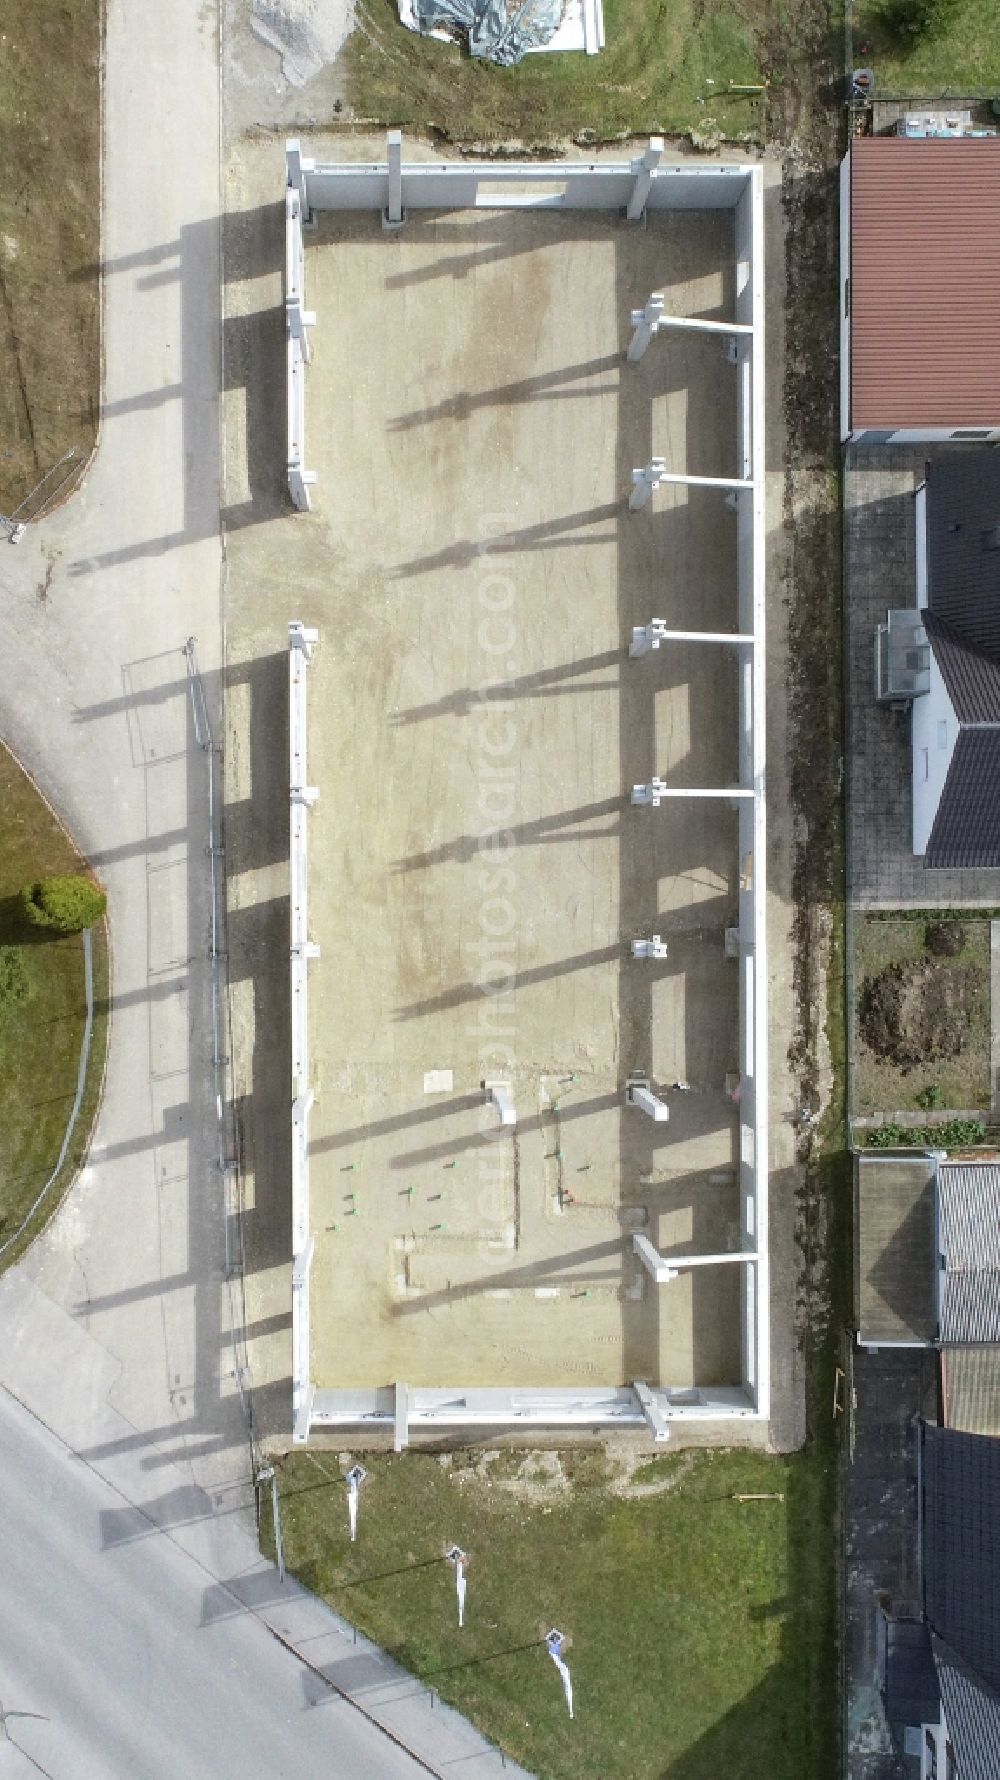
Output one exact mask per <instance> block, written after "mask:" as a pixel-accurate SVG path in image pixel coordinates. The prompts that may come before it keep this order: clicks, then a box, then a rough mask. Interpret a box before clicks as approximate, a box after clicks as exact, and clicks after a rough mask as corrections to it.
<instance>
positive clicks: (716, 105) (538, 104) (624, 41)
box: [344, 0, 761, 144]
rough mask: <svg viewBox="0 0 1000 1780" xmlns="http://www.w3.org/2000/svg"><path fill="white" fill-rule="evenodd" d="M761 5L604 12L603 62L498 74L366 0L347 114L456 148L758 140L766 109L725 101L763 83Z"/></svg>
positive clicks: (348, 63) (720, 3)
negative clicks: (731, 86) (758, 35)
mask: <svg viewBox="0 0 1000 1780" xmlns="http://www.w3.org/2000/svg"><path fill="white" fill-rule="evenodd" d="M756 3H757V0H750V4H749V5H748V4H747V3H746V0H744V4H739V3H737V4H729V5H727V4H725V3H724V0H605V8H604V18H605V29H606V35H607V47H606V49H605V50H603V51H602V53H601V54H600V55H598V56H586V55H583V54H576V53H567V54H563V55H559V54H555V55H538V56H527V57H525V59H524V61H523V62H521V63H520V64H519V66H518V67H516V68H495V67H492V66H490V65H488V64H487V63H483V62H474V61H472V60H471V59H470V58H469V57H468V56H467V55H465V54H464V53H462V52H461V51H460V50H459V49H458V47H457V46H452V45H450V44H445V43H437V42H434V41H432V40H430V39H421V38H419V37H417V36H416V35H415V34H414V33H413V32H410V31H407V30H405V29H404V28H403V26H402V25H401V24H400V22H399V16H398V12H397V9H396V4H395V0H359V6H358V28H357V30H356V31H355V32H354V35H353V36H352V37H351V38H350V39H349V41H348V44H347V46H346V49H345V51H344V66H345V70H346V78H347V99H348V104H349V107H350V109H351V111H352V112H353V114H354V115H355V116H356V117H358V118H364V119H371V120H374V121H377V122H379V123H385V124H391V125H410V126H412V127H414V128H417V129H420V130H427V131H432V132H433V131H438V132H440V133H441V134H442V135H443V136H445V137H446V138H447V139H448V140H450V141H454V142H470V141H483V142H494V141H498V140H500V141H502V140H504V139H508V138H509V139H517V140H521V141H525V142H528V143H539V144H553V143H558V142H559V141H560V140H564V139H566V138H567V137H579V136H580V135H581V133H583V132H591V133H592V139H593V140H595V141H602V142H603V141H606V140H608V139H610V138H613V137H615V136H618V135H622V134H627V133H636V134H642V133H643V132H644V131H665V132H683V131H686V130H689V129H695V130H698V131H700V132H701V133H703V134H705V135H709V136H711V135H713V134H715V133H718V132H721V133H722V134H723V135H725V136H727V137H730V138H739V137H743V136H748V137H751V138H753V139H757V138H758V137H759V136H760V134H761V125H760V117H759V109H758V106H759V101H758V100H756V99H754V98H753V97H752V96H743V97H729V98H727V97H725V96H724V95H725V89H726V87H727V85H728V83H729V82H730V81H732V82H733V83H735V84H737V85H740V84H745V85H753V84H755V83H758V82H759V81H760V79H761V75H760V73H759V70H758V63H757V60H756V55H755V50H754V31H753V26H754V19H755V16H756V15H755V12H754V6H755V5H756ZM710 81H712V82H714V85H710V84H709V82H710ZM701 100H704V101H705V102H704V103H700V102H699V101H701ZM587 139H588V138H587V137H586V136H584V140H587Z"/></svg>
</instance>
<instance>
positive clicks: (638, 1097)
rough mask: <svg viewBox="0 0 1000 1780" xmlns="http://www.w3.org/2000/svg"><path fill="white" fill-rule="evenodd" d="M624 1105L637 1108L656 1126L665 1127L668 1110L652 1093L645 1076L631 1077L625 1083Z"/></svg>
mask: <svg viewBox="0 0 1000 1780" xmlns="http://www.w3.org/2000/svg"><path fill="white" fill-rule="evenodd" d="M625 1105H626V1106H637V1107H638V1108H639V1111H640V1112H644V1113H645V1114H646V1117H647V1118H648V1119H652V1120H653V1121H654V1122H655V1123H656V1124H657V1125H665V1124H666V1122H667V1120H668V1119H669V1117H670V1108H669V1107H668V1106H667V1104H666V1102H665V1101H663V1100H659V1099H658V1098H657V1096H656V1095H655V1094H654V1093H653V1091H652V1089H651V1088H650V1085H649V1080H648V1078H647V1077H645V1076H633V1077H631V1078H630V1080H629V1081H627V1082H626V1083H625Z"/></svg>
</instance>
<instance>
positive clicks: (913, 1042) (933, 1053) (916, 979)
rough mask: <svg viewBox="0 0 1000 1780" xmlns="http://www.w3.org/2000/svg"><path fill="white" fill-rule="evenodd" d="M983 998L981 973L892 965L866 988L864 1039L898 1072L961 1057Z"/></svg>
mask: <svg viewBox="0 0 1000 1780" xmlns="http://www.w3.org/2000/svg"><path fill="white" fill-rule="evenodd" d="M981 996H982V982H981V979H980V977H979V975H978V974H977V972H976V971H974V970H970V969H969V968H968V967H967V966H965V965H957V964H931V963H929V962H923V961H920V960H916V961H914V962H912V963H906V964H890V965H887V966H886V968H885V970H883V971H880V972H879V974H878V976H875V977H869V978H868V979H867V981H866V982H865V983H864V984H863V986H862V990H861V1001H860V1006H859V1009H858V1024H859V1027H860V1030H861V1036H862V1038H863V1039H864V1041H865V1044H866V1045H867V1046H868V1048H869V1049H870V1050H872V1051H874V1053H875V1055H876V1057H879V1058H881V1059H882V1060H883V1061H884V1062H886V1063H895V1064H896V1066H897V1067H898V1068H900V1069H913V1068H914V1067H915V1066H916V1065H917V1064H918V1063H933V1062H935V1061H938V1060H939V1059H941V1058H944V1057H957V1056H958V1055H959V1053H960V1051H961V1049H962V1046H963V1044H964V1043H965V1040H966V1037H967V1035H968V1031H969V1025H970V1023H971V1021H972V1018H973V1016H974V1014H975V1012H976V1009H977V1007H978V1004H979V1001H980V998H981Z"/></svg>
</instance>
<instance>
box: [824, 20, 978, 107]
mask: <svg viewBox="0 0 1000 1780" xmlns="http://www.w3.org/2000/svg"><path fill="white" fill-rule="evenodd" d="M902 7H903V0H862V3H860V4H858V5H856V7H855V10H854V45H855V60H856V62H858V63H859V64H865V65H867V66H870V67H871V68H872V69H874V72H875V79H876V82H877V96H879V97H886V98H906V97H908V96H910V95H912V96H913V97H914V98H922V99H924V98H926V99H933V98H937V97H942V98H943V97H946V96H948V95H954V96H956V97H963V98H971V97H974V96H976V95H979V94H982V95H985V96H987V97H990V98H992V97H993V96H994V95H995V94H996V95H1000V31H998V30H997V11H996V4H995V0H954V4H953V5H951V6H948V5H947V4H945V6H943V7H942V8H941V10H940V17H939V20H938V21H937V22H935V21H934V20H933V19H931V22H930V23H929V25H928V27H927V28H926V29H925V30H924V31H923V32H922V33H921V34H920V35H919V36H916V37H911V36H910V35H909V34H908V33H906V32H905V31H900V30H899V29H898V28H894V26H893V20H894V19H895V18H898V17H899V16H900V13H901V11H902Z"/></svg>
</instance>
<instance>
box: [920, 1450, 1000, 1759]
mask: <svg viewBox="0 0 1000 1780" xmlns="http://www.w3.org/2000/svg"><path fill="white" fill-rule="evenodd" d="M921 1458H922V1463H921V1474H922V1478H923V1563H924V1612H925V1614H926V1617H927V1621H928V1624H929V1625H930V1627H931V1630H932V1631H933V1632H934V1634H935V1635H936V1636H937V1637H938V1638H940V1639H942V1640H943V1642H944V1643H945V1644H947V1645H948V1646H949V1647H950V1649H951V1650H952V1651H954V1652H955V1653H956V1654H957V1656H958V1657H960V1658H961V1660H962V1661H963V1662H964V1663H967V1664H968V1665H969V1666H970V1667H971V1668H973V1669H975V1671H976V1673H977V1675H978V1676H980V1677H981V1679H982V1680H983V1681H985V1682H986V1683H987V1684H988V1685H989V1686H990V1687H992V1688H994V1689H997V1688H1000V1440H994V1439H991V1438H990V1437H989V1436H987V1435H983V1434H959V1433H956V1432H955V1431H954V1430H953V1429H951V1428H938V1427H933V1426H930V1425H924V1427H923V1429H922V1442H921ZM995 1772H996V1770H995ZM962 1780H965V1776H964V1774H963V1775H962Z"/></svg>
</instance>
